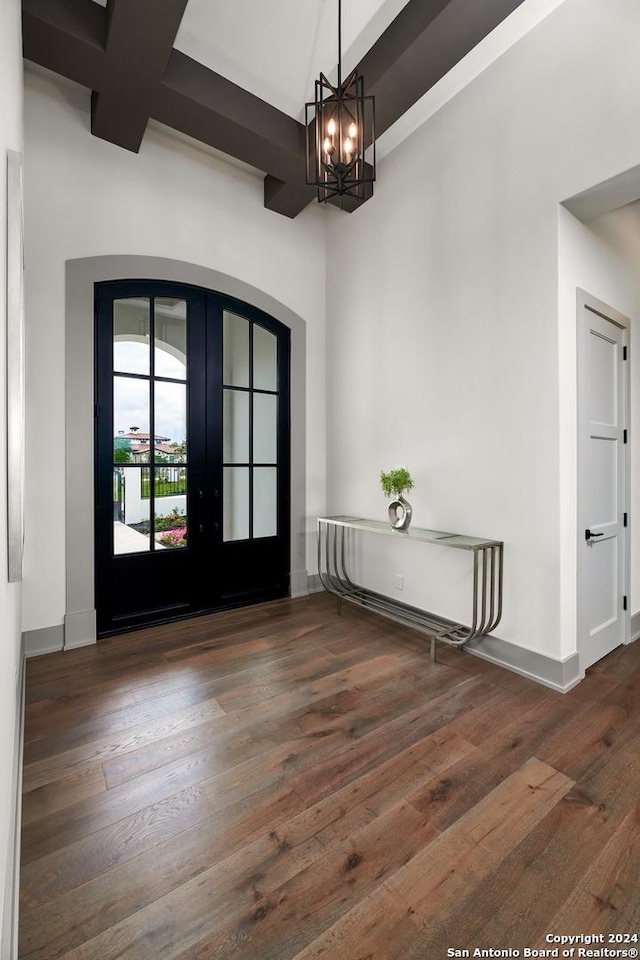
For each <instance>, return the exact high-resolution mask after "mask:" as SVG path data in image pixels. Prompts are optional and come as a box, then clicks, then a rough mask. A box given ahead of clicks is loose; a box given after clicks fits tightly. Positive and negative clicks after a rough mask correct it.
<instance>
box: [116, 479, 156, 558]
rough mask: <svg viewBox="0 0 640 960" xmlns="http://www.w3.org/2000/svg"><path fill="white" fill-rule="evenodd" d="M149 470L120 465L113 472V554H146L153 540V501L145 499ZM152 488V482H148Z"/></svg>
mask: <svg viewBox="0 0 640 960" xmlns="http://www.w3.org/2000/svg"><path fill="white" fill-rule="evenodd" d="M148 472H149V468H148V467H142V468H140V467H134V466H119V467H114V469H113V552H114V554H115V555H116V556H119V555H120V554H123V553H146V552H147V551H149V550H150V549H151V541H150V539H149V499H148V497H147V498H146V499H145V497H144V487H145V484H144V477H143V474H144V473H147V474H148ZM146 486H147V489H148V486H149V484H148V479H147V484H146Z"/></svg>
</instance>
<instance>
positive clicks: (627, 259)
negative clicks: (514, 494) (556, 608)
mask: <svg viewBox="0 0 640 960" xmlns="http://www.w3.org/2000/svg"><path fill="white" fill-rule="evenodd" d="M558 239H559V248H558V253H559V259H558V262H559V279H560V283H559V289H558V308H559V327H558V348H559V382H560V467H561V489H560V502H561V505H562V508H561V524H562V526H561V548H562V555H561V563H562V571H561V582H562V640H563V652H565V653H568V652H570V651H571V649H572V638H573V637H575V635H576V629H577V628H576V618H577V611H576V587H575V585H576V565H577V550H578V549H579V546H578V544H581V543H582V538H581V537H580V535H579V534H580V532H579V531H578V530H577V442H576V441H577V438H576V423H577V415H578V413H577V404H576V399H577V383H576V343H577V327H576V289H577V288H580V289H582V290H585V291H586V292H588V293H590V294H591V295H592V296H594V297H597V298H598V299H599V300H602V301H603V302H604V303H606V304H607V305H608V306H610V307H613V308H614V309H615V310H618V311H619V312H620V313H622V314H624V315H625V316H627V317H629V318H630V320H631V321H632V323H631V335H630V343H631V351H630V354H629V356H630V361H629V362H630V370H631V435H630V439H631V490H630V494H631V503H630V508H631V517H632V518H633V517H640V488H639V486H638V483H637V477H638V476H639V471H640V431H639V429H638V425H639V424H640V363H639V362H638V360H640V355H636V354H637V350H638V347H637V344H635V341H636V338H637V337H638V335H639V334H640V327H639V323H640V203H635V204H630V205H629V206H626V207H622V208H621V209H619V210H615V211H613V212H612V213H609V214H607V215H606V216H603V217H599V218H598V219H597V220H593V221H591V222H590V223H588V224H583V223H581V222H580V221H579V220H577V219H576V218H575V217H574V216H572V214H570V213H569V212H568V211H567V210H565V209H564V208H563V207H560V208H559V211H558ZM634 345H635V346H634ZM630 599H631V603H630V606H631V612H632V614H633V613H636V612H637V611H638V610H639V609H640V528H637V527H636V525H635V524H633V523H632V525H631V598H630Z"/></svg>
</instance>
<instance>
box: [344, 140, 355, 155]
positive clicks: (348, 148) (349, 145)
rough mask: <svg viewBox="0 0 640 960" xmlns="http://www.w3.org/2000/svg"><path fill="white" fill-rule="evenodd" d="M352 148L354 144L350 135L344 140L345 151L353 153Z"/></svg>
mask: <svg viewBox="0 0 640 960" xmlns="http://www.w3.org/2000/svg"><path fill="white" fill-rule="evenodd" d="M352 150H353V144H352V143H351V140H350V139H349V137H347V139H346V140H345V141H344V152H345V153H346V154H351V152H352Z"/></svg>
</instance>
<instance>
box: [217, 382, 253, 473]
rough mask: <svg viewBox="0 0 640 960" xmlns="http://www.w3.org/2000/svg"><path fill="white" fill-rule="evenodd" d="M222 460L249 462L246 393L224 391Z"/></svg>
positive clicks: (226, 461)
mask: <svg viewBox="0 0 640 960" xmlns="http://www.w3.org/2000/svg"><path fill="white" fill-rule="evenodd" d="M223 458H224V461H225V463H247V462H248V460H249V394H248V393H244V392H240V391H238V390H225V391H224V397H223Z"/></svg>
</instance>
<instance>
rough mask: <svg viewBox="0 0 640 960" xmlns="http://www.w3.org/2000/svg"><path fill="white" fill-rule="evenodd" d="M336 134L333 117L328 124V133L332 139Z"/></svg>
mask: <svg viewBox="0 0 640 960" xmlns="http://www.w3.org/2000/svg"><path fill="white" fill-rule="evenodd" d="M335 132H336V122H335V120H334V119H333V117H331V120H329V123H328V124H327V133H328V134H329V136H330V137H332V136H333V135H334V133H335Z"/></svg>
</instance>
